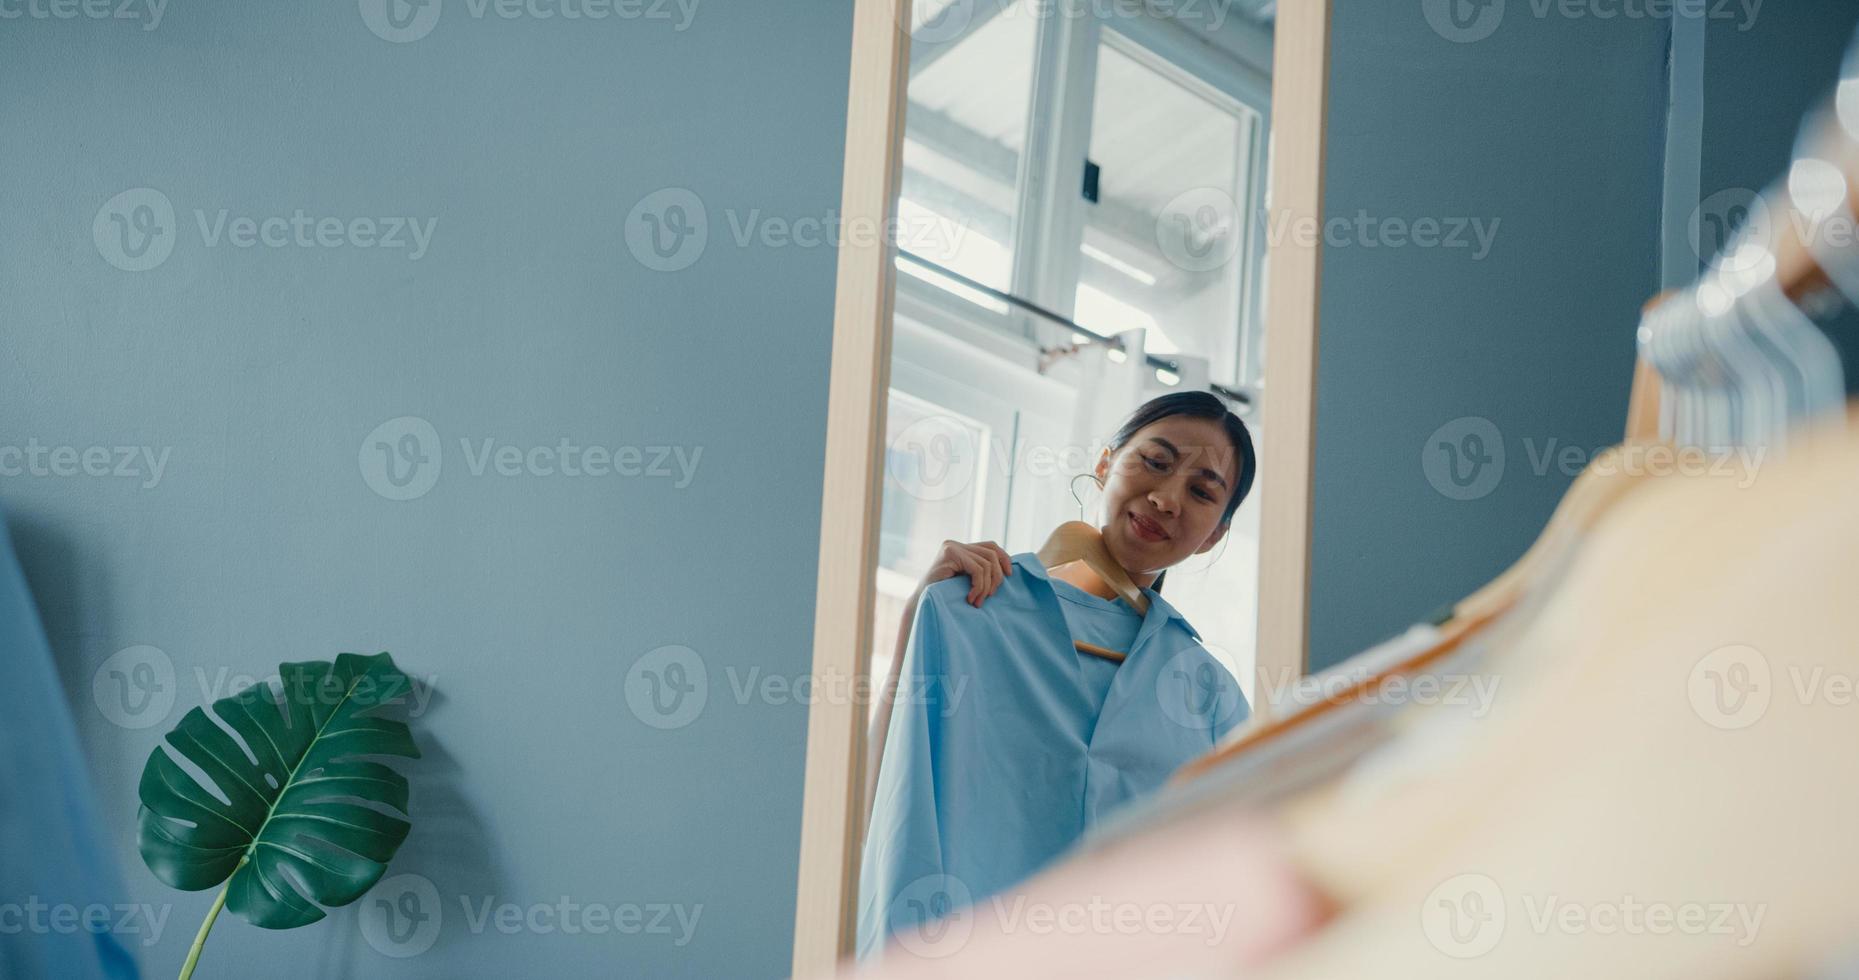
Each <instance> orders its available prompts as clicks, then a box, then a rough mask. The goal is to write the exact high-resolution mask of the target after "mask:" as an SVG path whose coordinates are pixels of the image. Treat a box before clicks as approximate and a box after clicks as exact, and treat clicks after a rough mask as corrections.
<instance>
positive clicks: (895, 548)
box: [857, 0, 1282, 956]
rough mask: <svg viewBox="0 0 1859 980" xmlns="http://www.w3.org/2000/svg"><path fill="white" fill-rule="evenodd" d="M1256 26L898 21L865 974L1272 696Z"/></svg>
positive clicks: (1266, 128) (1131, 14) (1101, 11)
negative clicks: (917, 931)
mask: <svg viewBox="0 0 1859 980" xmlns="http://www.w3.org/2000/svg"><path fill="white" fill-rule="evenodd" d="M1274 8H1275V5H1274V4H1272V3H1250V4H1247V3H1231V4H1229V3H1199V4H1197V3H1186V2H1184V3H1180V4H1168V5H1142V4H1093V3H1050V2H1034V0H979V2H971V0H925V2H922V3H918V4H917V5H916V9H915V10H914V12H913V13H912V15H911V20H910V30H909V31H908V41H909V44H908V54H907V57H906V58H905V64H906V66H907V67H906V68H905V72H906V81H905V83H904V84H905V93H904V94H905V100H904V113H903V118H902V127H901V129H902V132H901V152H900V165H901V180H900V186H899V190H898V196H897V199H896V228H897V254H896V257H895V262H896V275H895V277H894V278H895V295H894V305H893V315H892V319H891V324H890V327H891V330H892V335H891V341H892V347H891V359H890V379H889V386H888V390H887V391H886V392H885V393H884V397H885V399H886V407H885V418H886V428H885V432H884V433H883V441H882V446H883V447H884V458H883V473H882V477H883V483H882V488H881V495H882V508H881V511H880V513H881V518H880V527H879V548H878V555H877V562H876V566H875V568H873V569H872V574H873V576H874V580H873V582H872V585H873V590H874V593H875V600H874V606H875V609H874V616H873V624H872V633H871V636H870V643H871V649H872V658H871V665H870V680H871V685H872V690H874V691H875V692H876V696H875V697H873V698H872V699H870V703H869V712H868V717H867V719H866V721H865V724H866V725H867V726H868V727H867V733H868V738H867V746H866V754H865V759H866V779H865V785H864V787H863V794H864V808H863V812H862V814H861V817H863V818H864V819H865V821H866V830H865V832H864V834H863V836H862V842H861V860H860V865H861V874H860V877H859V883H858V895H857V915H858V926H857V930H858V934H857V945H858V952H859V954H860V955H861V956H867V955H871V954H874V953H875V952H877V951H878V950H879V949H880V948H881V947H882V946H883V944H884V943H885V942H886V941H888V940H890V939H891V938H892V937H893V936H894V934H895V933H896V932H897V930H898V929H900V928H915V927H918V926H920V925H921V924H922V920H923V916H924V913H925V911H926V910H933V906H935V905H936V904H937V902H945V903H946V902H948V901H956V902H968V901H973V900H975V899H978V898H982V897H986V895H988V894H991V893H992V892H994V891H995V890H997V889H999V888H1001V887H1006V886H1010V885H1013V884H1016V883H1018V882H1019V881H1020V880H1022V879H1023V878H1024V877H1025V876H1026V875H1028V874H1030V873H1032V872H1033V871H1034V870H1036V869H1037V868H1039V867H1040V866H1042V865H1043V864H1045V863H1046V862H1047V861H1049V860H1050V859H1051V858H1052V857H1053V856H1055V855H1057V854H1059V853H1061V852H1062V851H1064V850H1065V849H1066V848H1067V847H1069V846H1071V845H1072V844H1074V843H1075V842H1076V841H1077V839H1078V838H1079V836H1080V835H1081V834H1082V832H1083V830H1084V828H1085V827H1086V826H1087V825H1089V824H1090V823H1092V822H1094V821H1095V820H1097V819H1098V818H1099V817H1101V816H1102V815H1104V814H1106V813H1109V812H1111V811H1112V810H1114V809H1116V808H1117V807H1119V806H1120V805H1122V804H1124V803H1126V802H1129V801H1130V800H1133V799H1136V798H1139V797H1141V796H1143V795H1146V794H1148V793H1150V792H1152V791H1153V790H1155V789H1156V788H1157V787H1159V786H1160V785H1161V784H1162V783H1163V782H1164V781H1165V780H1166V779H1167V777H1168V776H1169V775H1170V774H1171V773H1172V772H1173V771H1174V770H1175V769H1176V768H1178V767H1179V766H1181V765H1183V764H1185V763H1187V762H1188V761H1190V760H1191V759H1193V758H1195V757H1197V756H1199V755H1202V754H1204V753H1206V752H1207V751H1209V750H1210V749H1211V748H1212V746H1213V745H1214V744H1215V743H1216V742H1218V741H1219V740H1220V739H1222V738H1223V737H1225V736H1226V735H1228V734H1229V733H1230V732H1231V731H1233V730H1234V729H1235V728H1237V727H1238V726H1239V725H1241V724H1242V723H1244V722H1245V721H1246V719H1247V718H1248V717H1249V715H1250V714H1251V707H1250V706H1251V704H1252V703H1253V702H1255V701H1256V700H1257V698H1258V693H1257V691H1256V690H1255V688H1256V687H1257V685H1258V679H1259V678H1260V677H1269V676H1270V670H1269V669H1266V670H1261V665H1260V663H1259V661H1258V658H1257V634H1258V584H1257V575H1258V554H1259V515H1260V506H1259V504H1260V494H1259V492H1258V487H1257V475H1258V460H1259V455H1258V454H1259V450H1258V446H1259V444H1260V443H1262V442H1263V441H1264V440H1267V439H1270V438H1271V433H1270V432H1269V431H1266V430H1265V429H1263V428H1262V426H1261V421H1262V414H1263V413H1262V412H1261V407H1262V406H1261V401H1262V397H1263V396H1262V387H1263V385H1262V382H1263V379H1264V378H1265V376H1266V371H1267V365H1266V359H1265V357H1264V350H1263V347H1264V344H1263V342H1262V341H1263V336H1264V306H1263V302H1262V301H1263V295H1264V288H1263V272H1264V269H1265V253H1266V245H1267V240H1268V233H1269V232H1270V231H1271V228H1270V226H1269V223H1268V222H1266V221H1264V220H1263V219H1262V216H1263V214H1264V195H1265V191H1266V183H1267V181H1266V177H1267V175H1266V159H1267V156H1266V150H1267V145H1268V140H1269V137H1270V131H1271V122H1270V121H1271V86H1272V46H1273V29H1274V20H1275V18H1274ZM1280 680H1281V681H1282V678H1280Z"/></svg>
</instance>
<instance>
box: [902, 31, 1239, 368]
mask: <svg viewBox="0 0 1859 980" xmlns="http://www.w3.org/2000/svg"><path fill="white" fill-rule="evenodd" d="M918 8H919V9H918V12H917V14H916V17H917V22H918V29H917V31H916V32H915V35H914V36H913V38H912V42H913V43H912V53H911V66H910V72H911V78H910V85H909V99H908V106H907V109H906V116H905V136H904V146H903V175H902V187H901V194H900V199H899V202H898V217H899V221H900V230H899V245H900V247H901V248H902V249H903V250H904V251H906V252H909V253H911V255H912V256H915V257H917V258H920V259H924V260H927V261H928V262H929V263H932V264H933V265H926V264H924V263H922V262H917V261H911V260H910V259H909V258H901V259H900V261H899V270H900V272H902V273H904V274H903V275H900V276H899V295H900V298H903V297H905V296H909V297H910V298H911V299H912V300H915V301H920V302H924V303H930V304H940V305H941V306H942V307H943V308H944V309H945V310H954V311H956V312H957V313H958V315H961V316H964V317H967V318H969V319H970V320H972V321H973V322H974V323H977V324H983V325H987V326H991V327H993V328H995V329H997V330H999V329H1001V328H1006V329H1007V330H1008V331H1009V332H1014V333H1019V334H1023V335H1029V336H1033V337H1035V338H1037V339H1041V340H1047V341H1050V340H1057V339H1062V338H1058V337H1056V336H1055V335H1053V334H1050V333H1046V332H1042V331H1048V330H1050V329H1051V328H1050V325H1049V324H1047V323H1045V322H1044V321H1031V320H1028V319H1026V318H1024V317H1023V316H1022V315H1021V314H1020V313H1019V312H1018V311H1016V310H1012V309H1010V307H1009V306H1008V304H1006V303H1003V302H1002V301H1001V300H1000V299H999V298H998V297H997V296H993V295H990V294H989V293H988V292H986V291H984V290H980V289H975V288H972V286H970V285H968V284H966V283H964V282H962V281H960V280H958V279H955V278H951V277H950V276H948V275H944V274H941V273H940V272H939V271H938V269H937V268H936V267H940V268H941V269H942V270H947V272H949V273H954V274H955V275H957V276H960V277H963V278H965V279H967V280H970V281H972V282H973V283H978V284H980V285H982V286H985V287H988V288H990V289H994V290H998V291H1000V292H1003V293H1008V294H1011V295H1013V296H1017V297H1021V298H1024V299H1027V300H1030V301H1032V302H1034V303H1037V304H1039V305H1040V306H1043V307H1046V308H1048V309H1051V310H1053V311H1055V312H1057V313H1060V314H1062V315H1068V316H1070V317H1071V318H1072V319H1073V320H1075V321H1076V322H1078V323H1079V324H1081V325H1083V326H1085V327H1087V328H1089V329H1091V330H1093V331H1096V332H1098V333H1101V334H1114V333H1120V332H1122V331H1125V330H1130V329H1133V328H1141V329H1143V330H1144V331H1146V336H1145V342H1144V346H1145V349H1146V350H1147V351H1148V352H1150V353H1152V354H1159V355H1168V354H1184V355H1193V356H1196V357H1202V358H1206V359H1207V361H1208V375H1209V378H1210V380H1212V381H1214V382H1216V383H1219V384H1224V385H1227V386H1229V387H1234V388H1256V387H1257V384H1258V380H1259V376H1260V365H1259V364H1258V358H1257V357H1256V351H1257V346H1258V345H1257V341H1256V338H1257V334H1258V331H1259V326H1258V323H1257V321H1258V316H1257V311H1258V310H1259V309H1261V305H1260V302H1259V296H1258V291H1259V284H1260V283H1261V282H1262V279H1263V277H1262V275H1261V262H1262V251H1263V249H1262V241H1261V239H1262V237H1263V236H1262V235H1260V234H1258V233H1257V229H1258V227H1259V225H1260V223H1259V222H1258V221H1256V220H1253V219H1254V217H1255V216H1257V215H1258V214H1260V213H1261V210H1262V206H1263V184H1264V181H1263V174H1262V170H1263V161H1264V147H1263V137H1262V134H1263V132H1264V129H1265V127H1264V112H1265V109H1266V106H1265V104H1264V102H1265V99H1266V98H1267V97H1268V92H1269V89H1268V85H1269V79H1267V82H1266V84H1263V85H1262V84H1260V83H1259V81H1258V79H1259V78H1262V77H1265V76H1264V75H1263V74H1262V73H1261V72H1259V71H1258V70H1257V69H1256V68H1254V67H1252V66H1251V65H1250V64H1248V63H1246V62H1243V61H1242V60H1240V59H1239V57H1238V56H1237V55H1234V54H1229V53H1227V52H1225V51H1223V50H1221V49H1218V48H1216V47H1215V46H1214V45H1212V44H1210V43H1209V42H1208V41H1207V40H1206V39H1205V38H1204V37H1200V36H1196V35H1195V32H1194V30H1193V29H1192V28H1189V27H1183V26H1180V25H1178V24H1176V23H1174V22H1172V21H1169V20H1166V19H1163V18H1158V17H1153V16H1146V15H1141V14H1138V13H1135V12H1134V8H1129V9H1125V8H1122V7H1116V8H1104V10H1108V11H1111V13H1108V14H1107V13H1104V12H1103V11H1099V12H1098V13H1097V14H1096V15H1090V14H1081V13H1078V12H1075V11H1074V12H1072V13H1068V14H1060V13H1056V11H1060V10H1067V9H1071V8H1069V7H1067V6H1066V5H1063V4H1060V3H1056V2H1054V0H1037V2H1035V0H926V2H925V3H921V4H918ZM1233 23H1234V24H1237V23H1238V21H1233ZM1229 29H1230V30H1242V31H1250V32H1251V34H1252V36H1253V37H1254V38H1255V41H1254V46H1258V45H1259V44H1260V41H1259V40H1258V39H1263V42H1262V43H1263V45H1264V46H1266V47H1269V36H1270V35H1269V29H1268V28H1264V27H1261V26H1259V25H1257V24H1252V25H1250V26H1240V27H1230V28H1229ZM1042 65H1044V66H1046V67H1041V66H1042Z"/></svg>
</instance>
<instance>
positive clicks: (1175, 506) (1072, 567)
mask: <svg viewBox="0 0 1859 980" xmlns="http://www.w3.org/2000/svg"><path fill="white" fill-rule="evenodd" d="M1256 472H1257V459H1256V458H1255V457H1254V455H1253V451H1252V436H1251V434H1250V433H1249V432H1247V431H1246V424H1245V423H1244V422H1242V421H1240V418H1239V416H1237V415H1234V414H1233V413H1232V412H1230V411H1228V410H1227V407H1226V403H1224V402H1222V401H1221V400H1220V398H1219V396H1217V395H1215V394H1213V393H1212V392H1207V391H1184V392H1176V393H1173V394H1167V395H1162V396H1160V397H1157V398H1154V399H1151V400H1150V401H1149V402H1147V403H1145V404H1144V405H1143V406H1142V407H1141V408H1138V409H1137V410H1136V411H1135V412H1133V413H1131V415H1130V417H1129V418H1128V419H1127V420H1125V421H1124V423H1123V425H1122V427H1121V428H1119V429H1118V430H1117V434H1116V436H1115V437H1114V438H1112V439H1111V440H1110V444H1109V445H1108V446H1106V447H1105V449H1104V451H1103V453H1102V454H1101V455H1100V456H1099V457H1098V460H1097V468H1096V470H1095V471H1094V472H1093V473H1092V477H1093V478H1094V479H1095V480H1096V481H1097V483H1098V485H1099V486H1100V487H1102V488H1103V490H1104V513H1105V514H1107V515H1115V519H1114V520H1108V521H1106V522H1104V523H1103V524H1102V525H1101V529H1102V531H1103V533H1104V547H1105V548H1106V549H1108V550H1109V551H1110V555H1111V557H1113V558H1115V559H1116V560H1117V562H1118V564H1121V565H1122V566H1123V567H1124V569H1125V570H1126V571H1128V572H1129V573H1130V578H1131V580H1132V581H1134V582H1135V583H1136V584H1137V585H1138V586H1141V587H1143V588H1152V589H1154V590H1156V591H1157V592H1160V591H1161V589H1162V579H1163V577H1164V573H1165V572H1166V571H1167V570H1168V569H1169V568H1170V567H1171V566H1173V565H1175V564H1177V563H1179V562H1181V561H1182V560H1184V559H1186V558H1188V557H1189V556H1190V555H1199V554H1204V553H1206V552H1208V551H1210V550H1212V549H1213V547H1214V546H1215V545H1217V544H1219V543H1220V540H1221V539H1222V538H1224V537H1226V533H1227V531H1228V529H1229V528H1230V527H1231V526H1232V522H1233V512H1234V511H1236V510H1238V509H1239V505H1240V504H1241V503H1242V502H1244V501H1245V499H1246V494H1247V493H1249V492H1250V491H1251V490H1252V482H1253V477H1254V476H1255V474H1256ZM1011 574H1013V561H1012V558H1011V557H1010V556H1009V555H1008V554H1007V549H1005V548H1002V547H1001V546H1000V545H998V544H995V543H994V542H992V541H983V542H980V543H979V544H963V543H960V542H957V541H944V542H943V543H942V550H941V551H940V552H938V553H937V555H936V560H935V561H934V562H932V563H931V564H930V568H929V571H928V572H925V573H924V575H923V580H922V581H921V582H919V583H917V588H916V591H915V592H913V593H911V596H910V601H909V603H908V604H907V605H905V607H904V615H903V622H902V624H901V625H899V627H898V630H897V647H896V650H895V653H894V655H893V656H892V657H891V669H890V672H889V673H888V674H887V675H886V677H885V681H884V685H883V686H882V687H881V688H880V694H879V703H878V711H877V714H876V717H875V718H874V719H873V721H872V727H871V738H870V740H869V742H868V745H869V748H870V754H869V756H868V757H867V758H868V761H869V764H868V765H867V766H866V767H865V775H866V794H865V795H866V803H867V805H868V806H869V804H870V802H871V792H870V789H871V785H872V784H873V783H875V782H876V781H877V779H878V762H879V760H880V759H882V758H883V757H884V736H885V731H886V729H887V728H889V727H890V721H891V698H892V695H893V694H894V693H895V692H896V690H897V675H898V672H899V671H900V670H902V668H903V664H904V648H905V646H906V644H907V643H908V642H909V639H910V625H911V622H912V620H913V619H915V617H916V611H917V603H918V601H919V600H920V599H921V598H922V596H923V590H924V589H926V588H928V587H929V586H930V585H932V584H934V583H936V582H940V581H942V580H943V579H946V578H954V577H955V576H957V575H966V576H968V579H969V589H968V596H967V599H968V603H969V605H972V606H980V605H981V604H982V603H983V602H985V601H986V600H987V598H988V597H989V596H991V595H993V594H994V593H995V591H996V590H998V589H999V588H1000V585H1001V582H1002V580H1004V579H1005V578H1006V577H1007V576H1009V575H1011ZM1052 576H1053V577H1054V578H1057V579H1061V580H1063V581H1066V582H1070V583H1071V584H1073V585H1075V586H1077V587H1078V588H1080V589H1083V590H1084V591H1086V592H1089V593H1091V594H1092V595H1096V596H1102V597H1104V598H1106V599H1114V598H1116V590H1114V589H1112V588H1111V587H1110V586H1109V585H1108V584H1107V583H1105V582H1104V580H1103V579H1102V578H1100V577H1099V576H1098V574H1097V573H1096V572H1094V571H1092V570H1091V567H1090V566H1089V565H1086V564H1085V563H1084V562H1073V563H1071V564H1069V565H1061V566H1060V567H1058V568H1055V569H1052Z"/></svg>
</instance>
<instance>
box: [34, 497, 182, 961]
mask: <svg viewBox="0 0 1859 980" xmlns="http://www.w3.org/2000/svg"><path fill="white" fill-rule="evenodd" d="M0 655H3V657H4V660H5V663H6V669H7V676H6V682H5V683H4V684H0V903H7V904H10V905H11V906H13V907H12V908H11V909H10V910H8V911H10V912H11V913H12V914H10V915H7V916H5V917H4V918H0V927H3V928H0V977H4V978H6V980H134V978H135V977H136V975H137V971H136V962H135V959H134V958H133V957H132V956H131V954H130V951H129V947H128V944H130V943H138V942H140V941H141V940H144V939H147V938H148V936H149V932H148V930H150V929H151V923H150V921H149V918H148V917H147V916H146V915H142V916H139V917H132V916H130V915H129V912H130V911H131V910H134V909H138V908H139V909H142V910H146V909H147V906H131V905H129V904H127V902H126V901H125V899H126V895H125V893H124V892H123V890H122V884H121V881H120V880H119V879H118V877H117V868H116V860H115V855H114V854H113V853H111V848H110V836H109V835H108V834H106V833H105V832H104V829H103V823H102V821H101V819H100V814H99V813H98V810H97V802H96V799H95V797H93V796H92V795H91V786H90V774H89V770H88V767H87V766H86V765H85V761H84V753H83V748H82V746H80V745H79V744H78V737H77V728H76V725H75V723H74V722H73V721H72V718H71V711H70V709H69V708H67V707H66V705H65V692H64V689H63V688H62V687H61V686H60V685H59V683H58V674H57V670H56V669H55V668H54V666H53V664H52V656H51V650H50V649H49V648H48V647H47V646H46V642H45V633H44V631H43V630H42V629H40V627H39V614H38V610H37V609H36V608H34V606H33V604H32V597H31V596H30V595H28V594H27V592H26V580H25V576H23V575H22V574H20V568H19V564H18V562H16V561H15V560H14V558H13V545H12V541H11V539H10V538H9V537H8V535H7V532H6V523H5V519H4V516H3V515H0ZM84 686H85V688H86V689H88V688H89V685H88V684H86V685H84ZM110 816H111V817H112V818H113V819H115V820H117V821H121V822H124V823H133V821H134V820H135V813H134V812H133V811H131V812H126V813H113V814H110ZM125 921H128V922H129V924H130V926H131V927H132V928H133V929H134V930H136V931H135V932H132V933H126V934H123V935H118V934H116V933H115V932H113V931H112V930H114V929H115V928H116V927H117V926H118V925H121V924H122V923H123V922H125ZM155 928H158V926H155Z"/></svg>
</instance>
